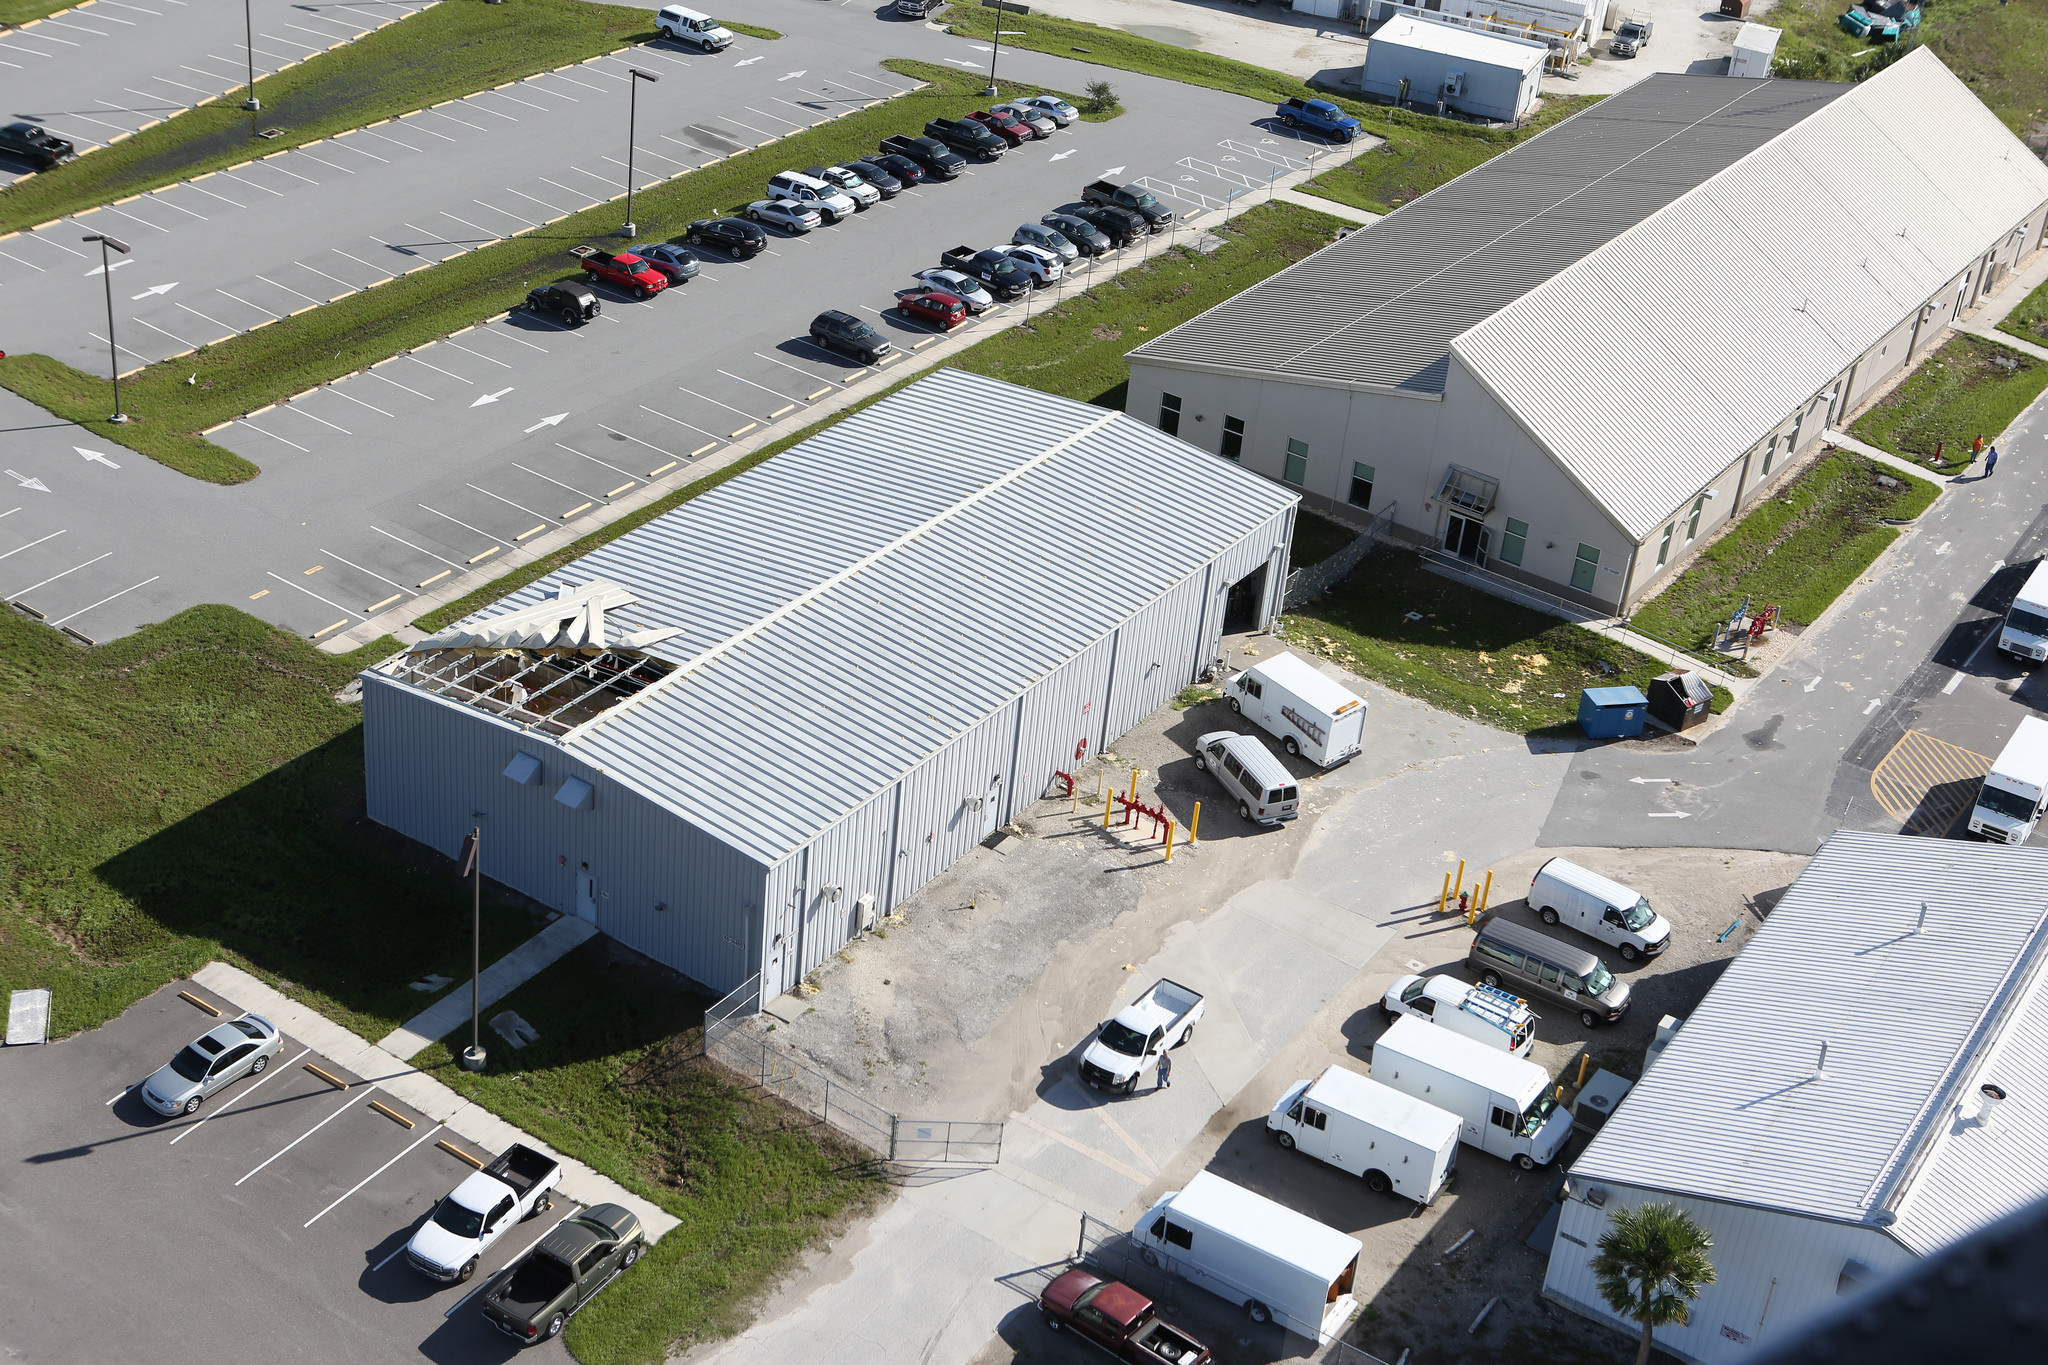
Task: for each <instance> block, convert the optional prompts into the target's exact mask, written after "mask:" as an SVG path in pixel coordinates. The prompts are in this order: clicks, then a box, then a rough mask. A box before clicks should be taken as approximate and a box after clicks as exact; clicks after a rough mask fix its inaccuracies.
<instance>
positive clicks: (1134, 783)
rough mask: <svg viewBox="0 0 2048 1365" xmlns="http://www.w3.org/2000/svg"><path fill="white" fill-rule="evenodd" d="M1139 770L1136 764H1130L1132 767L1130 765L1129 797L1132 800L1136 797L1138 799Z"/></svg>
mask: <svg viewBox="0 0 2048 1365" xmlns="http://www.w3.org/2000/svg"><path fill="white" fill-rule="evenodd" d="M1139 771H1140V769H1139V768H1138V767H1137V765H1135V764H1133V765H1132V767H1131V795H1130V799H1131V800H1133V801H1135V800H1137V799H1138V773H1139Z"/></svg>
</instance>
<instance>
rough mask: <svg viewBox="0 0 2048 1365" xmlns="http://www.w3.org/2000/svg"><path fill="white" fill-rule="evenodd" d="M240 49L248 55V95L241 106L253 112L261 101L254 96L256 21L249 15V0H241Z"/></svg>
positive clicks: (259, 106) (261, 105) (259, 105)
mask: <svg viewBox="0 0 2048 1365" xmlns="http://www.w3.org/2000/svg"><path fill="white" fill-rule="evenodd" d="M242 50H243V51H244V52H246V53H247V54H248V56H249V97H248V98H247V99H245V100H243V101H242V107H243V108H244V109H247V110H248V111H249V112H250V113H252V114H253V113H255V112H256V111H257V110H258V109H261V108H262V107H263V101H262V100H259V99H257V98H256V21H255V20H254V19H252V18H250V17H249V0H242Z"/></svg>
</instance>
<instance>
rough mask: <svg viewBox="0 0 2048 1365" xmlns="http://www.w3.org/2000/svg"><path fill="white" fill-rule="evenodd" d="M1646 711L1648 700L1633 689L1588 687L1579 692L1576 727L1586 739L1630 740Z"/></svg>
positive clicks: (1647, 711) (1634, 735)
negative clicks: (1577, 725)
mask: <svg viewBox="0 0 2048 1365" xmlns="http://www.w3.org/2000/svg"><path fill="white" fill-rule="evenodd" d="M1649 710H1650V699H1649V698H1648V697H1646V696H1644V695H1643V694H1642V693H1640V692H1638V691H1636V689H1635V688H1633V687H1589V688H1587V689H1586V690H1585V691H1583V692H1581V693H1579V728H1580V729H1581V730H1584V731H1585V732H1586V737H1587V738H1588V739H1634V738H1635V737H1636V736H1637V735H1640V734H1641V733H1642V732H1643V717H1644V716H1646V715H1648V714H1649Z"/></svg>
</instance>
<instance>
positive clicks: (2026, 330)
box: [1998, 283, 2048, 346]
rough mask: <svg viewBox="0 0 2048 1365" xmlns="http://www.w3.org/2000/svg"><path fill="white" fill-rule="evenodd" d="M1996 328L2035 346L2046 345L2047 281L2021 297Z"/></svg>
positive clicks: (2047, 336) (2047, 333) (2047, 317)
mask: <svg viewBox="0 0 2048 1365" xmlns="http://www.w3.org/2000/svg"><path fill="white" fill-rule="evenodd" d="M1998 330H1999V331H2001V332H2008V333H2010V334H2012V335H2013V336H2016V337H2018V338H2020V339H2021V340H2022V341H2031V342H2033V343H2034V344H2035V345H2036V346H2048V283H2044V284H2042V285H2040V286H2038V287H2037V288H2036V289H2035V290H2034V292H2033V293H2031V294H2029V295H2027V296H2026V297H2025V298H2023V299H2021V300H2020V302H2019V306H2018V307H2017V308H2015V309H2013V310H2012V312H2011V313H2009V314H2007V315H2006V319H2005V321H2004V322H2001V323H1999V324H1998Z"/></svg>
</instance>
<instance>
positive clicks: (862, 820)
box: [796, 788, 896, 976]
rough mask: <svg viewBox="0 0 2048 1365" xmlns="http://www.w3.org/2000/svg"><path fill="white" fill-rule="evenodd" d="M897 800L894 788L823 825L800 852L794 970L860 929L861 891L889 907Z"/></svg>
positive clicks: (809, 967) (818, 960) (880, 907)
mask: <svg viewBox="0 0 2048 1365" xmlns="http://www.w3.org/2000/svg"><path fill="white" fill-rule="evenodd" d="M895 805H896V793H895V791H894V789H893V788H892V789H891V790H889V791H885V792H883V793H881V794H880V795H879V796H876V797H875V798H874V799H873V800H871V801H869V802H867V803H866V804H865V805H863V806H861V808H860V809H858V810H856V811H855V812H853V814H851V815H849V816H847V817H846V818H845V819H844V820H841V821H840V822H839V823H838V824H836V825H834V826H833V827H832V828H831V829H829V830H827V831H825V833H824V834H822V835H820V836H819V837H818V838H817V839H816V840H814V841H813V842H812V843H811V845H810V847H809V848H808V849H806V850H805V853H804V855H801V856H805V857H807V858H808V862H806V863H804V864H803V868H804V875H805V883H804V886H803V894H802V904H803V915H802V918H801V919H800V921H799V922H798V924H797V926H796V930H797V937H798V943H799V951H798V953H797V960H798V963H799V967H798V975H800V976H808V975H809V974H810V973H811V972H812V971H814V970H815V969H816V968H817V967H819V966H820V965H821V964H822V963H823V962H824V961H825V959H826V958H829V957H830V956H832V954H834V953H836V952H838V951H839V950H840V949H841V948H844V947H845V946H846V944H847V942H848V941H849V940H851V939H852V938H854V937H855V936H856V935H858V934H859V933H860V930H861V925H860V918H859V915H860V912H859V910H858V909H857V908H856V906H857V903H858V902H859V900H860V898H861V897H862V896H865V895H872V896H873V897H874V898H875V913H876V914H877V915H880V914H885V913H887V911H888V910H889V908H890V907H889V905H888V904H887V900H888V894H889V863H890V861H891V858H892V856H893V850H894V845H893V844H892V843H891V842H890V827H891V823H892V821H893V819H894V816H895Z"/></svg>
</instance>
